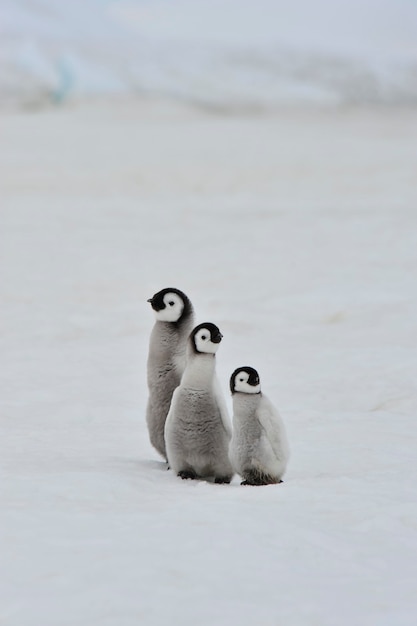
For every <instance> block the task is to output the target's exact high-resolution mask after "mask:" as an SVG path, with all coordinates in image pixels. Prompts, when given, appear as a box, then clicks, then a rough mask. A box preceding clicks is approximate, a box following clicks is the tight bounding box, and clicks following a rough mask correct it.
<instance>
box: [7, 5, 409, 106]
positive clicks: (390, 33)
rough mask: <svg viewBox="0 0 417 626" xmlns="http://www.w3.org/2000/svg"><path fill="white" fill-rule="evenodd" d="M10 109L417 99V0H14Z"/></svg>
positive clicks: (10, 32) (10, 34) (9, 40)
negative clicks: (148, 98) (136, 98)
mask: <svg viewBox="0 0 417 626" xmlns="http://www.w3.org/2000/svg"><path fill="white" fill-rule="evenodd" d="M0 36H1V40H2V47H1V50H0V105H1V106H2V107H3V108H4V107H5V106H7V107H8V108H10V107H11V108H13V107H15V106H19V107H21V106H24V107H35V106H36V107H43V106H47V105H51V103H56V102H59V103H60V102H63V101H67V100H79V99H84V98H86V97H91V96H92V95H96V94H102V95H103V94H105V95H114V94H124V95H126V94H135V93H140V94H143V93H145V94H158V95H159V96H164V97H168V98H175V99H180V100H186V101H190V102H195V103H199V104H203V105H205V106H212V107H222V108H224V107H226V108H227V109H229V110H235V109H239V110H242V109H252V108H256V109H271V108H272V109H273V108H276V107H277V106H278V105H280V104H282V103H297V104H305V103H307V104H311V103H320V104H327V105H334V104H340V103H352V102H354V103H380V104H415V103H416V102H417V84H416V72H417V5H416V3H415V2H412V1H411V0H337V1H335V0H333V1H331V0H315V1H314V2H311V1H310V0H292V2H291V3H289V2H288V1H287V0H257V2H251V1H250V0H198V1H196V0H175V2H174V1H171V2H167V1H166V0H108V1H106V2H104V1H102V0H72V1H71V2H66V3H65V2H56V0H38V1H37V2H32V1H31V0H3V2H2V6H1V7H0Z"/></svg>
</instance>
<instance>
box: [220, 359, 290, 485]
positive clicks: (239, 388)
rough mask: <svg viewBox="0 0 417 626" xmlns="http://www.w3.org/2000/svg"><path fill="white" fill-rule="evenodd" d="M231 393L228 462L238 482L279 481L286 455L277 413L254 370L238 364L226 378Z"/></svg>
mask: <svg viewBox="0 0 417 626" xmlns="http://www.w3.org/2000/svg"><path fill="white" fill-rule="evenodd" d="M230 390H231V392H232V396H233V436H232V441H231V442H230V447H229V456H230V461H231V463H232V465H233V468H234V470H235V471H236V473H237V474H240V476H241V477H242V478H243V481H242V483H241V484H242V485H270V484H274V483H280V482H282V477H283V475H284V472H285V469H286V467H287V463H288V460H289V456H290V449H289V445H288V440H287V435H286V433H285V427H284V423H283V421H282V419H281V416H280V414H279V413H278V411H277V410H276V408H275V407H274V406H273V404H272V403H271V402H270V401H269V400H268V398H267V397H266V396H265V395H263V393H262V392H261V385H260V381H259V375H258V372H257V371H256V370H255V369H253V367H239V368H238V369H236V370H235V371H234V372H233V374H232V376H231V378H230Z"/></svg>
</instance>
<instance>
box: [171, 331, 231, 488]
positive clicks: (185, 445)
mask: <svg viewBox="0 0 417 626" xmlns="http://www.w3.org/2000/svg"><path fill="white" fill-rule="evenodd" d="M221 340H222V334H221V332H220V331H219V329H218V328H217V326H215V324H211V323H209V322H206V323H205V324H199V326H196V328H194V330H193V331H192V333H191V335H190V338H189V341H188V350H187V357H188V358H187V366H186V368H185V371H184V374H183V377H182V379H181V384H180V386H179V387H178V388H177V389H176V390H175V391H174V394H173V396H172V402H171V408H170V410H169V413H168V417H167V421H166V424H165V441H166V448H167V453H168V462H169V464H170V467H171V468H172V469H173V470H174V472H175V473H176V474H177V475H178V476H180V477H181V478H214V482H216V483H230V481H231V479H232V477H233V468H232V466H231V464H230V460H229V457H228V448H229V443H230V439H231V427H230V423H229V416H228V413H227V408H226V404H225V401H224V399H223V396H222V394H221V392H220V389H219V386H218V383H217V378H216V374H215V367H216V358H215V354H216V352H217V349H218V347H219V345H220V342H221Z"/></svg>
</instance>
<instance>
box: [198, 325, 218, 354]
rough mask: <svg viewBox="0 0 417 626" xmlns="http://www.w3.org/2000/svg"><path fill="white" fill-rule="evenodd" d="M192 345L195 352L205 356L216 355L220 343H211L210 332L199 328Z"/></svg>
mask: <svg viewBox="0 0 417 626" xmlns="http://www.w3.org/2000/svg"><path fill="white" fill-rule="evenodd" d="M194 343H195V347H196V350H197V352H204V353H206V354H216V352H217V349H218V347H219V345H220V343H213V342H212V340H211V334H210V331H209V330H207V328H200V330H199V331H198V333H196V334H195V335H194Z"/></svg>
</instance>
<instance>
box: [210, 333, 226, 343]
mask: <svg viewBox="0 0 417 626" xmlns="http://www.w3.org/2000/svg"><path fill="white" fill-rule="evenodd" d="M222 338H223V335H222V334H221V333H218V334H217V335H216V336H215V337H212V342H213V343H220V342H221V340H222Z"/></svg>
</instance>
